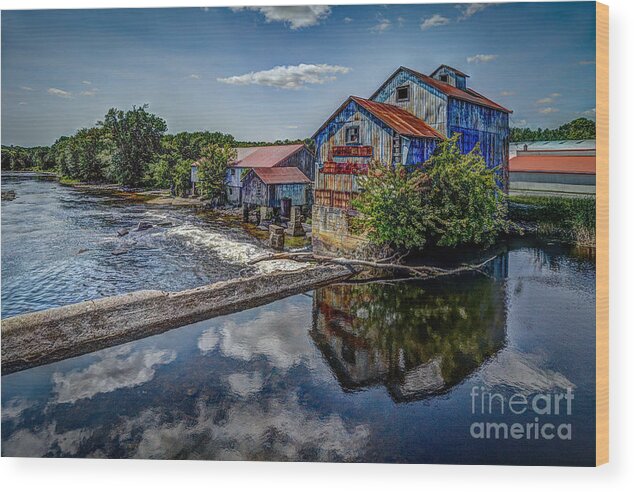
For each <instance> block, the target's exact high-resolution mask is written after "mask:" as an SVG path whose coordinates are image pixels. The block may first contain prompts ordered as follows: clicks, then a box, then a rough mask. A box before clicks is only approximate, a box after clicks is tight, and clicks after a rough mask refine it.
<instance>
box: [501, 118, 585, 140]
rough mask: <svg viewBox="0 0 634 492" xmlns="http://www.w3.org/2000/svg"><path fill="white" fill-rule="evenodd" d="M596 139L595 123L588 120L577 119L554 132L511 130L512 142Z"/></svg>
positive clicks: (538, 129) (524, 129) (545, 130)
mask: <svg viewBox="0 0 634 492" xmlns="http://www.w3.org/2000/svg"><path fill="white" fill-rule="evenodd" d="M593 138H596V125H595V122H594V121H592V120H589V119H588V118H577V119H575V120H572V121H570V122H568V123H565V124H563V125H561V126H560V127H558V128H555V129H554V130H551V129H549V128H545V129H542V128H537V129H536V130H532V129H530V128H511V131H510V141H511V142H535V141H538V140H586V139H593Z"/></svg>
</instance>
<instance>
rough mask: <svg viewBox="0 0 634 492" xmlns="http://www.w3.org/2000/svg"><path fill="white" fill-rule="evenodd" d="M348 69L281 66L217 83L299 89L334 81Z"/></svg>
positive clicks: (332, 66) (334, 66) (323, 65)
mask: <svg viewBox="0 0 634 492" xmlns="http://www.w3.org/2000/svg"><path fill="white" fill-rule="evenodd" d="M349 71H350V69H349V68H348V67H342V66H340V65H327V64H318V65H315V64H306V63H302V64H300V65H281V66H277V67H273V68H271V69H270V70H262V71H260V72H249V73H245V74H244V75H234V76H232V77H226V78H219V79H217V80H218V82H222V83H223V84H232V85H265V86H269V87H279V88H280V89H299V88H300V87H303V86H304V85H306V84H324V83H326V82H332V81H333V80H336V78H337V77H336V75H335V74H343V73H348V72H349Z"/></svg>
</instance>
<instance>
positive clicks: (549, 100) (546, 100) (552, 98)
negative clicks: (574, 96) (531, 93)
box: [536, 92, 561, 104]
mask: <svg viewBox="0 0 634 492" xmlns="http://www.w3.org/2000/svg"><path fill="white" fill-rule="evenodd" d="M559 96H561V94H560V93H559V92H553V93H552V94H550V95H549V96H548V97H542V98H541V99H538V100H537V101H536V102H537V104H552V103H554V102H555V99H557V98H558V97H559Z"/></svg>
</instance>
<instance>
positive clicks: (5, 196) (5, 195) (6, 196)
mask: <svg viewBox="0 0 634 492" xmlns="http://www.w3.org/2000/svg"><path fill="white" fill-rule="evenodd" d="M2 200H6V201H9V202H10V201H11V200H15V190H9V191H3V192H2Z"/></svg>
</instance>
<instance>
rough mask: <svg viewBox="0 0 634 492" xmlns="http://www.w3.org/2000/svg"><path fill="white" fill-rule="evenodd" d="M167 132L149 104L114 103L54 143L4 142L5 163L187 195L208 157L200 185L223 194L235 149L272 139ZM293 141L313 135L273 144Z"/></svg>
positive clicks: (310, 143) (308, 141) (70, 177)
mask: <svg viewBox="0 0 634 492" xmlns="http://www.w3.org/2000/svg"><path fill="white" fill-rule="evenodd" d="M166 132H167V124H166V123H165V120H164V119H163V118H161V117H159V116H157V115H155V114H152V113H150V112H149V111H148V106H147V105H143V106H133V107H132V109H130V110H128V111H122V110H120V109H117V108H111V109H110V110H109V111H108V112H107V113H106V115H105V116H104V119H103V121H99V122H97V124H96V125H95V126H94V127H91V128H82V129H81V130H78V131H77V132H76V133H75V134H73V135H70V136H63V137H60V138H58V139H57V140H56V141H55V143H54V144H53V145H51V146H50V147H31V148H26V147H17V146H4V145H3V146H2V169H6V170H24V169H39V170H55V171H56V172H57V173H58V174H60V175H61V177H63V178H65V179H66V180H75V181H83V182H91V183H116V184H122V185H125V186H131V187H155V188H163V189H166V188H167V189H170V190H171V192H172V193H173V194H177V195H185V194H187V193H188V191H189V189H190V186H191V184H190V174H191V164H192V163H193V162H195V161H198V160H200V159H201V158H203V157H204V158H205V159H206V161H205V163H203V164H202V166H201V176H202V180H203V181H201V189H202V190H203V192H204V193H205V194H206V195H208V196H209V197H210V198H215V199H220V198H221V197H222V195H221V188H222V187H223V185H224V172H225V170H226V165H227V163H228V162H229V160H231V159H233V158H234V156H235V154H234V153H232V152H231V149H232V148H235V147H246V146H264V145H272V144H271V143H270V142H240V141H237V140H236V139H235V138H234V137H233V136H232V135H230V134H228V133H222V132H208V131H198V132H180V133H176V134H172V135H170V134H166ZM290 143H306V144H307V145H308V146H309V148H311V149H313V150H314V142H313V141H312V140H311V139H306V140H294V141H289V140H284V141H281V140H278V141H276V142H275V143H274V145H286V144H290ZM232 156H233V157H232Z"/></svg>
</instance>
